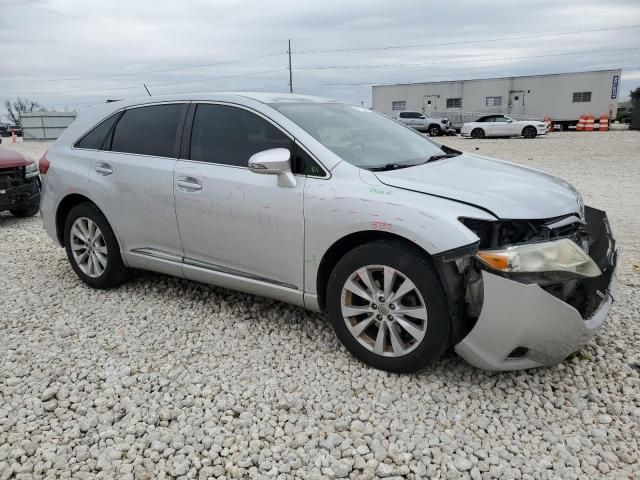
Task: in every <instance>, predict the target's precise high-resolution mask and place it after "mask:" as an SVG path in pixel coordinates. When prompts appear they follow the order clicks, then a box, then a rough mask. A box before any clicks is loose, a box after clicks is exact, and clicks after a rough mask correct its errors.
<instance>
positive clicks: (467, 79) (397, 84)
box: [372, 68, 622, 87]
mask: <svg viewBox="0 0 640 480" xmlns="http://www.w3.org/2000/svg"><path fill="white" fill-rule="evenodd" d="M620 72H622V69H621V68H615V69H608V70H587V71H584V72H565V73H542V74H539V75H513V76H510V77H488V78H465V79H457V80H436V81H433V82H412V83H383V84H380V85H372V87H400V86H409V85H427V84H429V85H430V84H434V83H454V82H480V81H483V80H510V79H516V78H536V77H556V76H563V75H584V74H585V73H620Z"/></svg>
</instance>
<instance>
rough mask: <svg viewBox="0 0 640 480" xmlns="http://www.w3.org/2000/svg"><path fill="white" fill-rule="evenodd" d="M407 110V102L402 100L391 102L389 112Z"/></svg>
mask: <svg viewBox="0 0 640 480" xmlns="http://www.w3.org/2000/svg"><path fill="white" fill-rule="evenodd" d="M406 108H407V102H405V101H404V100H402V101H396V102H391V110H404V109H406Z"/></svg>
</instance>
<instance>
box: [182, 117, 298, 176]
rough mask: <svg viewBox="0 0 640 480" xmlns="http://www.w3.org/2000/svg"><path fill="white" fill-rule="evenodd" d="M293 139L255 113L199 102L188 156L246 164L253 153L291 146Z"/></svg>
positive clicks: (224, 163)
mask: <svg viewBox="0 0 640 480" xmlns="http://www.w3.org/2000/svg"><path fill="white" fill-rule="evenodd" d="M292 147H293V142H292V141H291V139H290V138H289V137H287V136H286V135H285V134H284V133H282V132H281V131H280V130H279V129H277V128H276V127H274V126H273V125H272V124H271V123H269V122H267V121H266V120H264V119H263V118H261V117H259V116H258V115H256V114H254V113H251V112H249V111H247V110H244V109H242V108H236V107H230V106H227V105H207V104H200V105H198V108H197V109H196V114H195V116H194V119H193V128H192V130H191V151H190V155H189V158H190V159H191V160H197V161H200V162H209V163H219V164H222V165H232V166H235V167H246V166H247V165H248V164H249V158H251V156H252V155H253V154H254V153H258V152H261V151H263V150H269V149H271V148H286V149H288V150H289V151H291V150H292Z"/></svg>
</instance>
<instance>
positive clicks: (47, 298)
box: [0, 132, 640, 479]
mask: <svg viewBox="0 0 640 480" xmlns="http://www.w3.org/2000/svg"><path fill="white" fill-rule="evenodd" d="M444 142H445V143H447V144H449V145H452V146H456V147H459V148H462V149H465V150H469V151H474V149H475V148H476V147H478V149H479V150H477V152H478V153H480V154H485V155H493V156H496V157H500V158H510V159H513V160H516V161H518V162H521V163H523V164H526V165H531V166H535V167H538V168H541V169H543V170H547V171H549V172H551V173H554V174H557V175H560V176H562V177H564V178H566V179H567V180H569V181H571V182H573V183H574V184H575V185H576V186H577V187H578V188H579V189H581V190H582V191H583V192H584V196H585V200H586V201H587V203H588V204H592V205H593V206H596V207H601V208H604V209H606V210H607V211H608V212H609V215H610V218H611V220H612V223H613V227H614V230H615V232H616V233H617V236H618V239H619V241H620V243H621V244H622V246H623V248H624V253H623V255H622V265H621V268H620V280H621V285H620V287H621V288H620V294H619V298H618V301H617V302H616V304H615V305H614V307H613V310H612V313H611V316H610V319H609V321H608V323H607V325H606V328H605V329H604V330H602V331H601V333H599V334H598V335H597V337H596V338H595V339H594V340H593V341H592V342H591V343H590V344H589V345H587V346H586V347H584V349H582V355H580V356H579V358H578V357H576V358H573V359H572V360H569V361H566V362H565V363H563V364H561V365H558V366H556V367H552V368H546V369H537V370H531V371H525V372H513V373H491V372H484V371H480V370H476V369H474V368H472V367H470V366H468V365H467V364H465V363H464V362H463V361H462V360H460V359H459V358H457V357H455V356H453V355H449V356H448V357H447V358H445V359H443V360H442V361H441V362H440V363H439V364H438V365H436V366H435V367H433V368H431V369H428V370H426V371H424V372H421V373H419V374H416V375H400V376H399V375H389V374H386V373H383V372H380V371H376V370H372V369H370V368H367V367H365V366H364V365H362V364H361V363H359V362H358V361H356V360H354V359H353V358H352V357H351V356H350V355H349V354H348V353H347V352H346V351H345V350H344V349H343V348H342V347H341V346H339V344H338V342H337V341H336V340H335V338H334V335H333V332H332V330H331V329H330V328H329V326H328V325H326V323H325V320H324V319H323V318H322V317H321V316H319V315H315V314H311V313H308V312H305V311H303V310H300V309H297V308H294V307H291V306H288V305H285V304H282V303H278V302H274V301H270V300H265V299H262V298H257V297H253V296H250V295H244V294H240V293H235V292H231V291H228V290H223V289H216V288H211V287H208V286H205V285H200V284H197V283H193V282H189V281H184V280H178V279H175V278H170V277H166V276H162V275H155V274H149V273H141V274H137V275H136V276H135V277H134V278H133V279H132V280H131V281H130V282H129V283H127V284H126V285H124V286H122V287H121V288H119V289H117V290H112V291H106V292H104V291H96V290H91V289H90V288H88V287H86V286H84V284H82V283H80V281H79V280H78V279H77V278H76V276H75V275H74V274H73V272H72V270H71V268H70V266H69V265H68V263H67V260H66V258H65V255H64V252H63V250H62V249H60V248H57V247H55V246H54V245H53V243H52V242H51V241H50V240H49V239H48V237H46V235H45V233H44V231H43V229H42V226H41V223H40V219H39V218H37V217H36V218H33V219H27V220H18V219H14V218H12V217H11V216H9V215H8V214H0V340H1V341H0V479H7V478H12V475H14V476H15V478H43V477H46V478H54V477H60V478H65V477H66V478H69V477H74V478H114V477H119V478H123V479H133V478H136V479H138V478H141V479H151V478H167V477H174V476H175V477H181V478H207V477H216V478H224V477H226V478H282V479H288V478H309V479H310V478H334V477H350V478H354V479H355V478H361V479H365V478H366V479H370V478H375V477H394V476H395V477H398V478H400V477H403V478H415V479H418V478H472V479H479V478H514V479H516V478H522V479H534V478H535V479H538V478H540V479H546V478H555V479H577V478H580V479H582V478H640V462H639V458H640V371H639V369H640V367H637V368H634V367H632V366H631V365H633V364H636V363H638V364H640V326H639V325H638V322H639V321H640V295H639V294H638V293H639V289H638V287H639V285H640V258H639V257H640V253H639V251H640V215H639V213H638V212H639V211H640V194H639V193H638V190H637V189H638V182H639V181H640V133H637V132H608V133H600V132H597V133H582V134H581V133H556V134H552V135H549V136H548V137H547V138H540V139H535V140H523V139H511V140H481V141H476V140H465V139H461V138H447V139H444ZM5 144H6V142H5ZM5 146H6V145H5ZM8 146H9V147H11V145H8ZM16 148H18V149H28V150H29V153H30V154H31V155H32V156H34V157H38V156H39V154H40V153H41V151H43V150H44V149H45V148H46V145H43V144H30V145H17V146H16Z"/></svg>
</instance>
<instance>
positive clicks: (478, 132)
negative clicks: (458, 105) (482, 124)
mask: <svg viewBox="0 0 640 480" xmlns="http://www.w3.org/2000/svg"><path fill="white" fill-rule="evenodd" d="M484 137H485V133H484V130H483V129H481V128H474V129H473V130H472V131H471V138H484Z"/></svg>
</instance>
